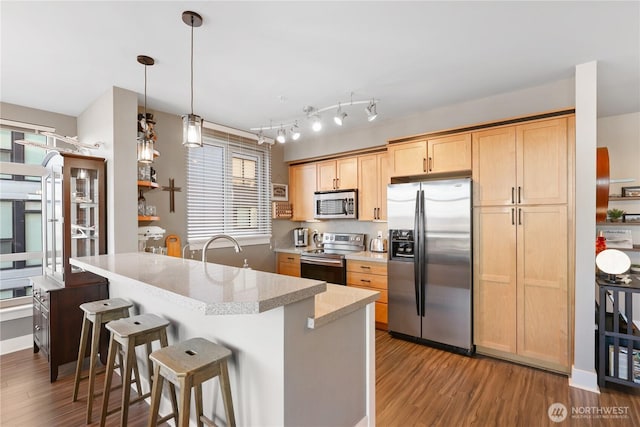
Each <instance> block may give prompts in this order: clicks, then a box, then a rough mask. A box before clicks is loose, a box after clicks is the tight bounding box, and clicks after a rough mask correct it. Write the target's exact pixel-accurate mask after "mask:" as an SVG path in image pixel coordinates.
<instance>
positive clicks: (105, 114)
mask: <svg viewBox="0 0 640 427" xmlns="http://www.w3.org/2000/svg"><path fill="white" fill-rule="evenodd" d="M137 103H138V100H137V95H136V94H135V92H131V91H128V90H125V89H120V88H117V87H112V88H111V89H109V90H108V91H107V92H105V93H104V94H103V95H102V96H100V97H99V98H98V99H96V100H95V101H94V102H93V103H92V104H91V105H90V106H89V107H88V108H87V109H86V110H85V111H83V112H82V114H80V116H79V117H78V136H79V137H80V139H81V140H87V141H100V142H102V146H101V147H100V149H99V150H96V152H95V153H94V154H95V155H96V156H100V157H104V158H105V159H107V236H108V238H107V252H108V253H119V252H135V251H137V250H138V240H137V234H138V218H137V202H138V196H137V188H136V185H135V182H136V180H137V161H136V156H137V154H136V136H137V114H138V112H137Z"/></svg>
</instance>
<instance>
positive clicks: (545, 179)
mask: <svg viewBox="0 0 640 427" xmlns="http://www.w3.org/2000/svg"><path fill="white" fill-rule="evenodd" d="M567 120H568V119H567V118H566V117H563V118H557V119H551V120H540V121H535V122H532V123H526V124H522V125H517V126H507V127H503V128H496V129H488V130H485V131H481V132H474V133H473V181H474V185H475V186H474V205H476V206H495V205H514V204H523V205H532V204H563V203H567V191H568V190H567V160H568V147H569V146H568V125H567Z"/></svg>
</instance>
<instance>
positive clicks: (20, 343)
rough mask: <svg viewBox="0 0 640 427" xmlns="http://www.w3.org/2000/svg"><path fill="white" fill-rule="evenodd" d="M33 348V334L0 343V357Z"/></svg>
mask: <svg viewBox="0 0 640 427" xmlns="http://www.w3.org/2000/svg"><path fill="white" fill-rule="evenodd" d="M30 347H33V334H29V335H23V336H21V337H15V338H9V339H7V340H2V341H0V355H5V354H9V353H13V352H15V351H19V350H24V349H27V348H30Z"/></svg>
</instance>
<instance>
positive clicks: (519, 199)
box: [518, 185, 522, 204]
mask: <svg viewBox="0 0 640 427" xmlns="http://www.w3.org/2000/svg"><path fill="white" fill-rule="evenodd" d="M521 196H522V187H520V186H519V185H518V204H520V203H522V197H521Z"/></svg>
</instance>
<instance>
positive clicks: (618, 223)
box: [596, 222, 640, 227]
mask: <svg viewBox="0 0 640 427" xmlns="http://www.w3.org/2000/svg"><path fill="white" fill-rule="evenodd" d="M596 225H597V226H598V227H600V226H613V227H627V226H629V225H640V222H596Z"/></svg>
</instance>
